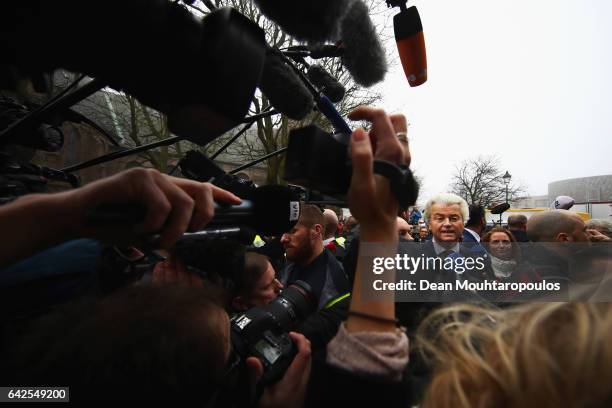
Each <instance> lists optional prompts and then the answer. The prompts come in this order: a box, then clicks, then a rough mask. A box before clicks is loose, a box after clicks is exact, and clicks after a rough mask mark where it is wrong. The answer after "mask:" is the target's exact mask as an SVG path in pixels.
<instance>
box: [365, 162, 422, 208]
mask: <svg viewBox="0 0 612 408" xmlns="http://www.w3.org/2000/svg"><path fill="white" fill-rule="evenodd" d="M374 173H376V174H380V175H381V176H383V177H386V178H387V179H388V180H389V184H390V187H391V192H392V193H393V195H394V196H395V198H397V201H398V202H399V205H400V207H401V208H406V207H409V206H411V205H414V203H415V202H416V199H417V197H418V195H419V184H418V183H417V182H416V180H415V178H414V176H413V175H412V172H411V171H410V169H409V168H408V166H405V165H400V166H398V165H395V164H393V163H390V162H387V161H384V160H375V161H374Z"/></svg>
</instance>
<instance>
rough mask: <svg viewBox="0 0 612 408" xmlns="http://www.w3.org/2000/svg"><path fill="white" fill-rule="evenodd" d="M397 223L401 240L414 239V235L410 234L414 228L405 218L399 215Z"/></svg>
mask: <svg viewBox="0 0 612 408" xmlns="http://www.w3.org/2000/svg"><path fill="white" fill-rule="evenodd" d="M395 225H396V227H397V235H398V236H399V239H400V241H414V238H412V235H410V231H412V228H411V227H410V225H409V224H408V222H407V221H406V220H405V219H403V218H402V217H397V221H396V223H395Z"/></svg>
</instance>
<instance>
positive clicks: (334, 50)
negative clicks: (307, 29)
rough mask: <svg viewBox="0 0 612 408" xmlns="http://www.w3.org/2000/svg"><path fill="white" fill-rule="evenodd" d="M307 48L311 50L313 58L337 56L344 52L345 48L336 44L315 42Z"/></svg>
mask: <svg viewBox="0 0 612 408" xmlns="http://www.w3.org/2000/svg"><path fill="white" fill-rule="evenodd" d="M306 49H307V50H308V51H309V52H310V55H309V57H310V58H312V59H321V58H336V57H341V56H342V55H343V54H344V48H342V46H341V45H334V44H313V45H308V46H307V47H306Z"/></svg>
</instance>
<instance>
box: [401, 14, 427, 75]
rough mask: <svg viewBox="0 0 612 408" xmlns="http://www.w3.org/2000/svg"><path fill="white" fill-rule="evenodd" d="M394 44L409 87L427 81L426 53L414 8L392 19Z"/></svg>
mask: <svg viewBox="0 0 612 408" xmlns="http://www.w3.org/2000/svg"><path fill="white" fill-rule="evenodd" d="M393 27H394V31H395V42H396V44H397V50H398V52H399V56H400V60H401V61H402V67H403V68H404V73H405V74H406V78H407V79H408V83H409V84H410V86H413V87H414V86H419V85H421V84H423V83H424V82H425V81H427V53H426V51H425V37H424V36H423V25H422V24H421V18H420V17H419V12H418V11H417V9H416V7H414V6H412V7H410V8H408V9H405V10H402V11H401V12H400V13H399V14H397V15H396V16H395V17H393Z"/></svg>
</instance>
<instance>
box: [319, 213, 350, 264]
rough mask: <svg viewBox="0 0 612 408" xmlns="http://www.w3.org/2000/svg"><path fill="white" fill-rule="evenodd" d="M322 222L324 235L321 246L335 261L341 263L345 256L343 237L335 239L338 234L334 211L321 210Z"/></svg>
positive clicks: (336, 217) (336, 218)
mask: <svg viewBox="0 0 612 408" xmlns="http://www.w3.org/2000/svg"><path fill="white" fill-rule="evenodd" d="M323 222H324V229H325V234H324V235H323V246H324V247H325V248H327V249H329V251H330V252H331V253H332V254H333V255H334V256H335V257H336V259H337V260H339V261H341V262H342V260H343V259H344V256H345V255H346V251H345V250H344V249H345V246H344V242H345V239H344V237H336V234H337V233H338V216H337V215H336V213H335V212H334V210H330V209H329V208H327V209H325V210H323Z"/></svg>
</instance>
